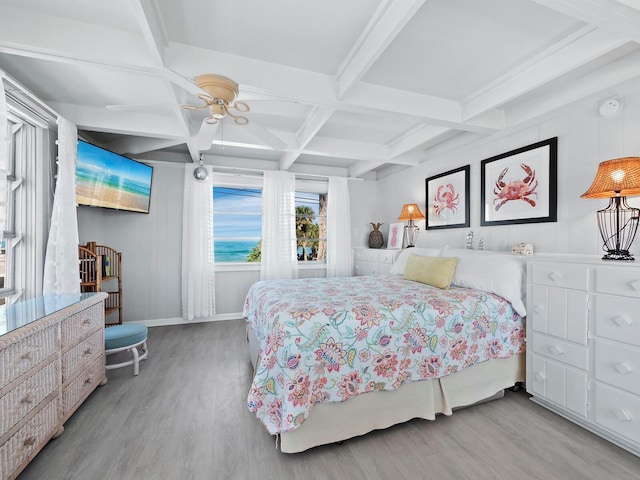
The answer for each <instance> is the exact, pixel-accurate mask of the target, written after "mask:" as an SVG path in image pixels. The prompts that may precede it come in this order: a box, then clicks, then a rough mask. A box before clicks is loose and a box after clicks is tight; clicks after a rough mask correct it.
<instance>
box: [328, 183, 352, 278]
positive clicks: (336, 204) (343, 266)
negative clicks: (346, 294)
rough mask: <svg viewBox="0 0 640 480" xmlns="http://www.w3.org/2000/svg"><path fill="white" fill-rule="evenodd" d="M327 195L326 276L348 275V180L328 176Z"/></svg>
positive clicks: (349, 223)
mask: <svg viewBox="0 0 640 480" xmlns="http://www.w3.org/2000/svg"><path fill="white" fill-rule="evenodd" d="M327 196H328V197H329V198H328V200H327V277H350V276H351V275H352V274H353V271H352V266H351V204H350V202H349V185H348V180H347V179H346V178H344V177H329V191H328V194H327Z"/></svg>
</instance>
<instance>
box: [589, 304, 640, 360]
mask: <svg viewBox="0 0 640 480" xmlns="http://www.w3.org/2000/svg"><path fill="white" fill-rule="evenodd" d="M594 298H595V312H596V313H595V333H596V335H597V336H598V337H604V338H609V339H611V340H618V341H620V342H625V343H629V344H631V345H635V346H638V347H640V300H634V299H631V298H626V297H612V296H609V295H594Z"/></svg>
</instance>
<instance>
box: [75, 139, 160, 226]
mask: <svg viewBox="0 0 640 480" xmlns="http://www.w3.org/2000/svg"><path fill="white" fill-rule="evenodd" d="M152 174H153V167H150V166H149V165H145V164H144V163H140V162H137V161H135V160H132V159H130V158H127V157H125V156H122V155H118V154H117V153H113V152H110V151H109V150H105V149H104V148H100V147H96V146H95V145H91V144H90V143H87V142H85V141H83V140H79V141H78V161H77V164H76V202H77V203H78V205H89V206H91V207H103V208H111V209H114V210H126V211H129V212H141V213H149V201H150V199H151V178H152Z"/></svg>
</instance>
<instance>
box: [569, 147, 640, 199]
mask: <svg viewBox="0 0 640 480" xmlns="http://www.w3.org/2000/svg"><path fill="white" fill-rule="evenodd" d="M632 195H640V157H624V158H615V159H613V160H607V161H604V162H602V163H600V165H599V166H598V171H597V172H596V178H594V179H593V183H592V184H591V186H590V187H589V189H588V190H587V191H586V192H584V193H583V194H582V195H581V197H582V198H611V197H615V196H622V197H629V196H632Z"/></svg>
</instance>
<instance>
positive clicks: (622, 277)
mask: <svg viewBox="0 0 640 480" xmlns="http://www.w3.org/2000/svg"><path fill="white" fill-rule="evenodd" d="M596 291H597V292H600V293H612V294H614V295H626V296H629V297H636V298H640V268H632V267H625V268H607V267H602V268H599V269H597V271H596Z"/></svg>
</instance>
